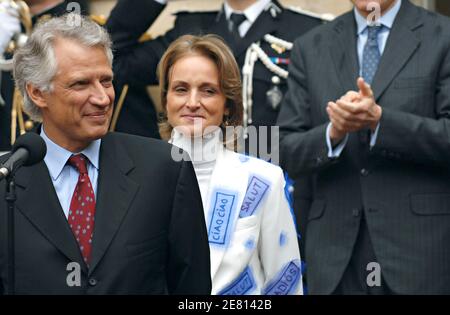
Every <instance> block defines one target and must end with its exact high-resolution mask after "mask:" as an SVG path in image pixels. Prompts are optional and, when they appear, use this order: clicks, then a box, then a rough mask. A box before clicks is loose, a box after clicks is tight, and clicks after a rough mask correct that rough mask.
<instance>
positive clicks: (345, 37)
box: [279, 0, 450, 294]
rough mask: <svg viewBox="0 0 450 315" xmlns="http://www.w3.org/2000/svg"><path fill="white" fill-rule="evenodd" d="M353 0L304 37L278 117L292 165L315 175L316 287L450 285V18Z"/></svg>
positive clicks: (401, 1) (402, 4)
mask: <svg viewBox="0 0 450 315" xmlns="http://www.w3.org/2000/svg"><path fill="white" fill-rule="evenodd" d="M352 2H353V3H354V4H355V9H354V11H352V12H349V13H347V14H344V15H343V16H341V17H339V18H337V19H336V20H335V21H333V22H332V23H330V24H328V25H325V26H322V27H320V28H317V29H315V30H313V31H311V32H310V33H309V34H307V35H305V36H304V37H302V38H300V39H299V40H298V41H296V43H295V46H296V47H294V52H293V55H292V58H291V60H292V62H291V68H290V77H289V82H288V85H289V92H288V94H287V96H286V98H285V103H284V104H283V106H282V111H281V113H280V117H279V124H280V129H281V151H282V157H281V160H282V165H283V166H284V167H286V169H287V170H288V172H292V173H294V174H307V175H310V176H311V177H312V181H313V202H312V206H311V209H310V214H309V219H308V224H307V235H306V262H307V264H308V269H307V275H308V281H309V289H310V292H311V293H313V294H330V293H337V294H342V293H356V294H372V293H374V294H376V293H402V294H417V293H425V294H427V293H428V294H430V293H434V294H448V293H450V285H449V283H450V247H449V246H448V243H449V242H450V234H449V233H448V232H449V230H450V186H449V184H448V183H449V180H450V171H449V167H448V166H449V162H448V161H449V160H450V146H449V143H450V135H449V132H448V130H449V128H450V50H449V47H450V37H449V36H447V34H449V33H450V21H449V20H448V18H446V17H443V16H440V15H438V14H435V13H431V12H428V11H426V10H424V9H422V8H419V7H416V6H414V5H413V4H411V3H410V1H408V0H390V1H389V0H383V1H382V0H379V1H375V2H376V4H378V9H379V10H375V13H372V11H371V10H370V8H371V7H370V6H368V1H363V0H353V1H352ZM373 2H374V1H372V3H373ZM372 8H373V6H372ZM376 12H381V17H380V16H378V19H376V20H375V23H369V21H371V22H372V21H373V20H372V18H373V17H374V16H375V17H376ZM359 76H361V77H362V78H358V77H359Z"/></svg>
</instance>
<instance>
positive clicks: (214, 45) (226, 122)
mask: <svg viewBox="0 0 450 315" xmlns="http://www.w3.org/2000/svg"><path fill="white" fill-rule="evenodd" d="M190 55H200V56H204V57H206V58H209V59H210V60H212V61H213V62H214V63H215V64H216V66H217V69H218V71H219V85H220V90H221V92H222V93H223V94H224V95H225V97H226V103H225V107H226V109H228V114H227V115H225V116H224V119H223V121H222V124H221V126H220V127H221V129H222V132H223V135H224V137H223V139H224V142H225V140H226V139H227V138H228V137H227V135H226V134H225V132H226V130H225V128H226V127H228V126H241V125H242V115H243V107H242V83H241V75H240V71H239V66H238V65H237V63H236V60H235V59H234V55H233V53H232V52H231V50H230V48H228V46H227V45H226V44H225V43H224V41H223V40H222V39H221V38H220V37H219V36H216V35H203V36H194V35H184V36H181V37H180V38H178V39H177V40H176V41H174V42H173V43H172V44H171V45H170V46H169V48H168V49H167V51H166V52H165V53H164V55H163V57H162V59H161V61H160V62H159V65H158V78H159V88H160V93H161V94H160V98H161V104H162V106H163V116H162V118H161V121H160V123H159V133H160V135H161V138H162V139H165V140H168V139H170V136H171V134H172V130H173V126H171V125H170V124H169V122H168V120H167V93H168V88H169V81H170V74H171V70H172V68H173V66H174V64H175V63H176V62H177V61H178V60H180V59H182V58H183V57H186V56H190ZM236 137H237V135H236V134H235V135H234V137H233V141H236Z"/></svg>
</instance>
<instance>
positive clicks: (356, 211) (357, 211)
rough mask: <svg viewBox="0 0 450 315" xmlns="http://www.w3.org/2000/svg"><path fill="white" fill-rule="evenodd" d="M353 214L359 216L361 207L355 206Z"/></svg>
mask: <svg viewBox="0 0 450 315" xmlns="http://www.w3.org/2000/svg"><path fill="white" fill-rule="evenodd" d="M352 215H353V216H354V217H359V209H358V208H353V209H352Z"/></svg>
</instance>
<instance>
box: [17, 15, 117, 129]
mask: <svg viewBox="0 0 450 315" xmlns="http://www.w3.org/2000/svg"><path fill="white" fill-rule="evenodd" d="M56 39H70V40H74V41H76V42H78V43H80V44H81V45H84V46H86V47H101V48H103V49H104V50H105V54H106V56H107V58H108V61H109V63H110V64H111V66H112V61H113V54H112V50H111V39H110V37H109V34H108V32H107V31H106V30H105V29H104V28H102V27H101V26H99V25H98V24H96V23H95V22H93V21H91V20H90V19H89V18H86V17H83V16H81V15H78V14H74V13H69V14H66V15H63V16H61V17H57V18H52V19H50V20H48V21H45V22H42V23H39V24H38V25H37V26H36V27H35V29H34V30H33V33H32V34H31V36H30V38H29V39H28V41H27V43H26V44H25V46H24V47H22V48H20V49H18V50H17V51H16V52H15V53H14V61H13V62H14V80H15V82H16V86H17V88H18V89H19V91H20V93H21V94H22V95H23V98H24V110H25V112H26V113H27V114H28V115H29V116H30V117H31V119H33V120H35V121H42V115H41V112H40V110H39V107H37V106H36V104H34V102H33V101H32V100H31V99H30V97H29V96H28V94H27V91H26V86H27V84H32V85H33V86H35V87H37V88H38V89H40V90H41V91H42V92H50V91H51V90H52V89H53V86H52V81H53V79H54V77H55V75H56V73H57V71H58V64H57V60H56V57H55V53H54V47H53V44H54V42H55V40H56Z"/></svg>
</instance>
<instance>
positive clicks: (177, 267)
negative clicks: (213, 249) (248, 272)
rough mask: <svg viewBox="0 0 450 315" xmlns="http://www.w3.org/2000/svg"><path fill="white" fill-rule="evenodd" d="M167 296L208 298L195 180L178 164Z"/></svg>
mask: <svg viewBox="0 0 450 315" xmlns="http://www.w3.org/2000/svg"><path fill="white" fill-rule="evenodd" d="M167 279H168V284H169V288H168V289H169V294H177V295H180V294H183V295H184V294H196V295H197V294H210V293H211V276H210V260H209V243H208V234H207V231H206V225H205V218H204V214H203V205H202V199H201V195H200V190H199V188H198V183H197V178H196V175H195V172H194V168H193V166H192V163H191V162H186V160H185V161H184V162H182V165H181V170H180V173H179V177H178V183H177V187H176V192H175V196H174V203H173V210H172V214H171V219H170V226H169V262H168V267H167Z"/></svg>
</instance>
